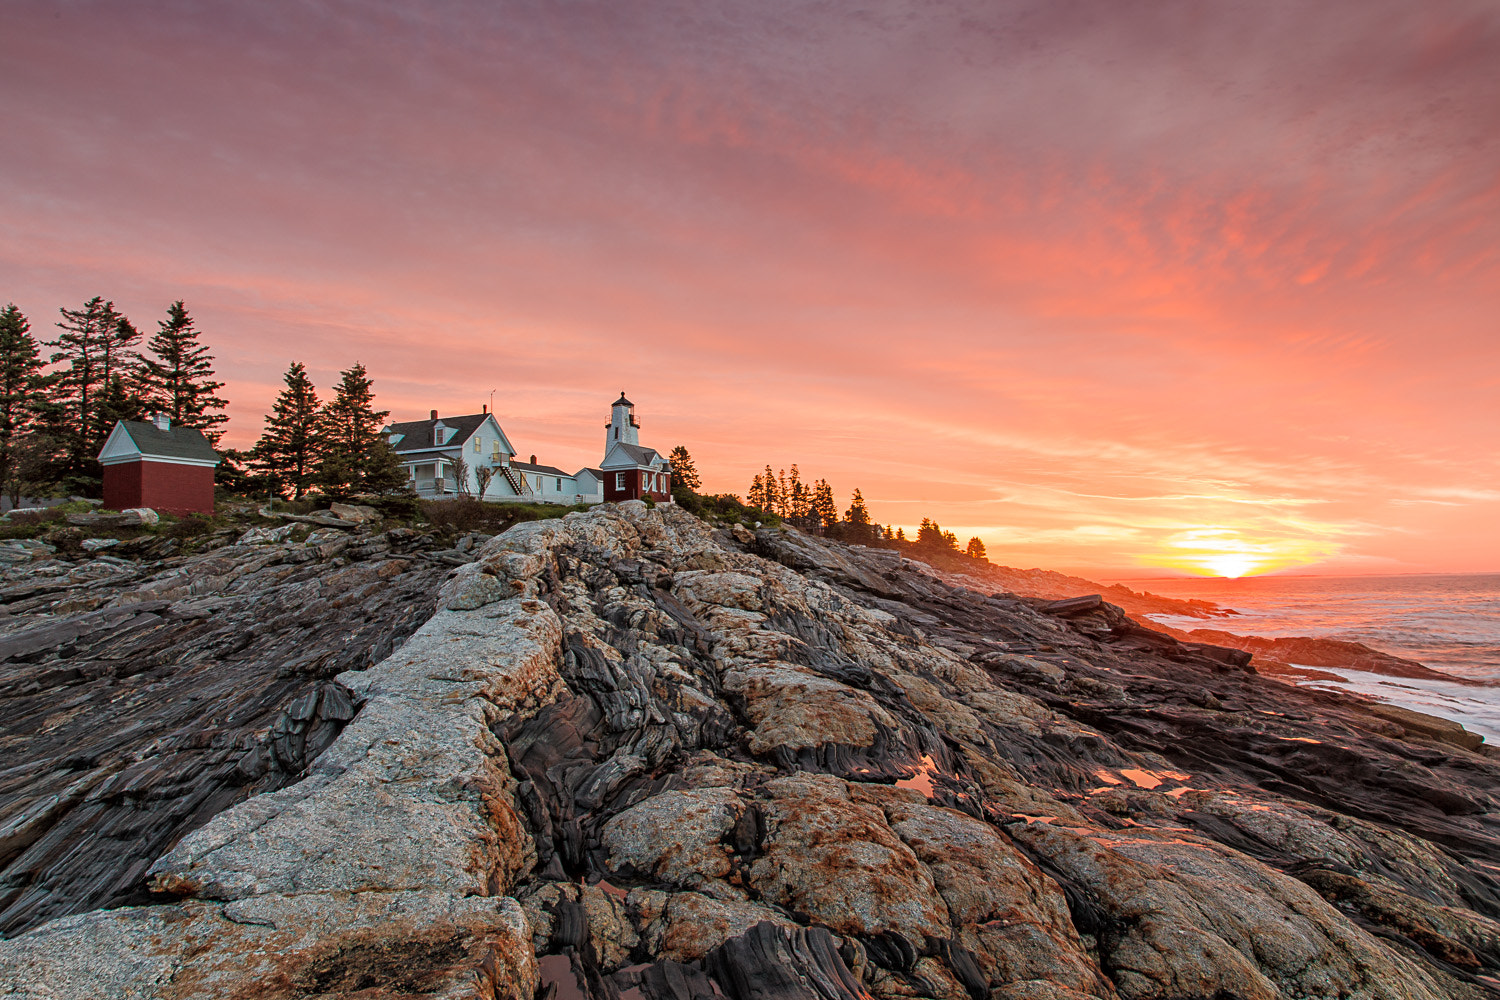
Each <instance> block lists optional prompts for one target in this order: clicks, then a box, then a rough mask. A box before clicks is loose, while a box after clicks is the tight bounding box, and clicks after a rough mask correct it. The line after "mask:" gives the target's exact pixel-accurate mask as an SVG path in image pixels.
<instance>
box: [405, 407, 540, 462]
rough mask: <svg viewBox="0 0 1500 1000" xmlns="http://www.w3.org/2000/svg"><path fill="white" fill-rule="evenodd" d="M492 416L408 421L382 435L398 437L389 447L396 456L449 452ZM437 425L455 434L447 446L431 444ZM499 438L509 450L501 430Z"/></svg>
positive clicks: (465, 416) (471, 414)
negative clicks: (413, 452)
mask: <svg viewBox="0 0 1500 1000" xmlns="http://www.w3.org/2000/svg"><path fill="white" fill-rule="evenodd" d="M493 416H494V414H493V413H469V414H465V415H464V416H461V417H439V418H438V419H437V420H408V421H405V422H403V423H399V424H391V425H390V426H389V427H387V428H386V429H385V432H384V433H386V434H392V435H396V434H399V435H400V437H399V438H398V439H397V440H396V443H395V444H393V445H391V447H392V448H393V449H395V451H396V454H398V455H399V454H401V453H402V452H409V451H430V450H432V449H434V448H436V449H443V448H447V449H448V450H450V451H451V450H452V449H454V448H456V447H459V446H460V445H462V444H463V443H464V442H465V441H467V440H469V438H471V437H473V436H474V432H475V431H477V430H479V427H480V425H481V424H483V423H484V422H485V421H486V420H489V419H491V418H492V417H493ZM439 423H441V424H442V425H443V426H444V427H447V428H450V429H452V430H454V431H456V432H457V433H456V434H454V435H453V436H452V437H451V438H449V439H448V443H447V444H443V445H438V444H433V443H432V431H433V428H435V427H436V426H437V425H438V424H439ZM495 426H496V427H497V428H498V427H499V426H500V424H499V422H498V421H496V423H495ZM500 438H501V440H502V441H503V442H504V443H505V446H506V447H507V448H509V447H510V440H509V439H508V438H506V437H505V432H504V431H503V430H502V431H501V432H500ZM511 454H515V452H514V451H512V452H511Z"/></svg>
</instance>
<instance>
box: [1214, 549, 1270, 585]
mask: <svg viewBox="0 0 1500 1000" xmlns="http://www.w3.org/2000/svg"><path fill="white" fill-rule="evenodd" d="M1200 561H1201V562H1202V564H1203V565H1204V566H1205V567H1206V568H1208V569H1211V570H1213V571H1214V574H1215V575H1217V576H1224V577H1228V578H1230V579H1231V580H1233V579H1238V578H1239V577H1242V576H1248V575H1250V574H1251V573H1253V572H1254V571H1255V570H1256V569H1257V568H1258V566H1259V561H1258V560H1257V559H1255V558H1254V557H1252V556H1248V555H1245V554H1244V553H1242V552H1225V553H1224V554H1222V555H1216V556H1214V555H1211V556H1203V557H1201V560H1200Z"/></svg>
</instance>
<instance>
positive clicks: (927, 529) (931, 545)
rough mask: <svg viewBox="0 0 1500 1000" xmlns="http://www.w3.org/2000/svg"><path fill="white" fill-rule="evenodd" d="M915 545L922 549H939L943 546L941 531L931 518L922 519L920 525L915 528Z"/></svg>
mask: <svg viewBox="0 0 1500 1000" xmlns="http://www.w3.org/2000/svg"><path fill="white" fill-rule="evenodd" d="M917 544H918V545H920V546H922V547H923V548H924V549H935V548H939V547H940V546H941V545H942V544H943V529H942V528H940V527H938V524H937V522H936V521H934V520H932V518H930V517H924V518H922V524H921V526H919V527H918V528H917Z"/></svg>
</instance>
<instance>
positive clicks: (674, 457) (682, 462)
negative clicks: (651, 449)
mask: <svg viewBox="0 0 1500 1000" xmlns="http://www.w3.org/2000/svg"><path fill="white" fill-rule="evenodd" d="M668 461H669V462H671V463H672V485H674V486H683V487H686V488H687V489H690V490H692V491H693V492H694V493H697V492H698V491H699V490H701V489H702V488H703V480H702V479H700V478H699V477H698V469H697V467H696V466H694V465H693V456H691V455H689V454H688V450H687V448H686V447H685V446H683V445H678V446H677V447H675V448H673V449H672V454H671V457H670V458H668Z"/></svg>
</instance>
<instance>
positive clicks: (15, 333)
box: [0, 303, 47, 507]
mask: <svg viewBox="0 0 1500 1000" xmlns="http://www.w3.org/2000/svg"><path fill="white" fill-rule="evenodd" d="M45 366H46V362H45V361H43V360H42V352H41V347H40V345H38V344H37V342H36V338H35V337H33V336H32V335H31V323H30V322H28V321H27V319H26V317H25V315H23V314H22V312H21V310H20V309H18V308H16V305H15V303H10V304H9V305H7V306H6V307H5V310H4V311H3V312H0V487H3V488H4V489H5V490H6V491H7V492H9V494H10V497H11V506H12V507H14V506H16V505H18V504H19V503H20V502H21V480H20V478H19V477H18V476H17V475H16V472H17V469H18V451H19V449H20V448H21V447H22V445H23V442H25V441H26V440H27V439H28V437H29V436H30V435H32V434H34V433H36V432H37V427H38V422H39V420H40V419H41V417H42V416H43V413H44V409H45V406H46V402H45V399H44V397H43V390H44V389H45V387H46V381H47V380H46V377H45V376H44V375H43V374H42V369H43V368H44V367H45Z"/></svg>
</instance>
